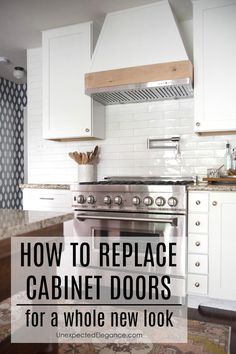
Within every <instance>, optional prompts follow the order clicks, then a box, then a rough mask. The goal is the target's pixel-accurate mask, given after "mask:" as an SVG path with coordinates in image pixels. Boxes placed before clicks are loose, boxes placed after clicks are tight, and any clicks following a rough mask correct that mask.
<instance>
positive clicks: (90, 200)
mask: <svg viewBox="0 0 236 354" xmlns="http://www.w3.org/2000/svg"><path fill="white" fill-rule="evenodd" d="M87 202H88V204H94V203H95V198H94V197H93V196H92V195H89V196H88V198H87Z"/></svg>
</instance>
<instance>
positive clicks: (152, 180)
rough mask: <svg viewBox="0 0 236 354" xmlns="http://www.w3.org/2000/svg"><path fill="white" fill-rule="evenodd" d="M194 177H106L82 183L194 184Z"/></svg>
mask: <svg viewBox="0 0 236 354" xmlns="http://www.w3.org/2000/svg"><path fill="white" fill-rule="evenodd" d="M195 181H196V179H195V178H194V177H105V178H104V180H101V181H98V182H82V183H80V184H81V185H183V186H186V185H188V184H192V183H194V182H195Z"/></svg>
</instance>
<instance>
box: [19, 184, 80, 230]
mask: <svg viewBox="0 0 236 354" xmlns="http://www.w3.org/2000/svg"><path fill="white" fill-rule="evenodd" d="M71 205H72V196H71V191H70V190H66V189H36V188H35V189H34V188H24V189H23V209H24V210H39V211H55V212H58V213H72V212H73V210H72V207H71ZM63 230H64V236H73V235H74V234H75V231H74V223H73V220H70V221H66V222H64V224H63Z"/></svg>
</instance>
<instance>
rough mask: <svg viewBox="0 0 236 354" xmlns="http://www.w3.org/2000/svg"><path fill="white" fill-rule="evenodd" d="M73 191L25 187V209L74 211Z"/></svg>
mask: <svg viewBox="0 0 236 354" xmlns="http://www.w3.org/2000/svg"><path fill="white" fill-rule="evenodd" d="M71 198H72V197H71V191H70V190H66V189H34V188H24V189H23V209H24V210H41V211H58V212H72V207H71V205H72V199H71Z"/></svg>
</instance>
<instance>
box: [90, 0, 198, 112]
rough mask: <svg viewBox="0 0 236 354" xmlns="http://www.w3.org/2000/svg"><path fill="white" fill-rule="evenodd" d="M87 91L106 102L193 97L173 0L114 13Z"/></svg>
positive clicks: (105, 27)
mask: <svg viewBox="0 0 236 354" xmlns="http://www.w3.org/2000/svg"><path fill="white" fill-rule="evenodd" d="M85 93H86V94H87V95H89V96H92V97H93V98H94V99H95V100H96V101H98V102H100V103H102V104H104V105H111V104H120V103H136V102H148V101H158V100H166V99H177V98H187V97H192V96H193V67H192V63H191V62H190V61H189V59H188V55H187V53H186V50H185V47H184V44H183V42H182V38H181V35H180V33H179V30H178V26H177V24H176V22H175V18H174V16H173V13H172V10H171V7H170V5H169V3H168V1H160V2H156V3H153V4H149V5H146V6H141V7H136V8H132V9H128V10H124V11H119V12H114V13H110V14H108V15H107V16H106V19H105V22H104V25H103V28H102V31H101V34H100V36H99V39H98V42H97V45H96V48H95V51H94V54H93V58H92V65H91V69H90V72H89V73H87V74H86V75H85Z"/></svg>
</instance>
